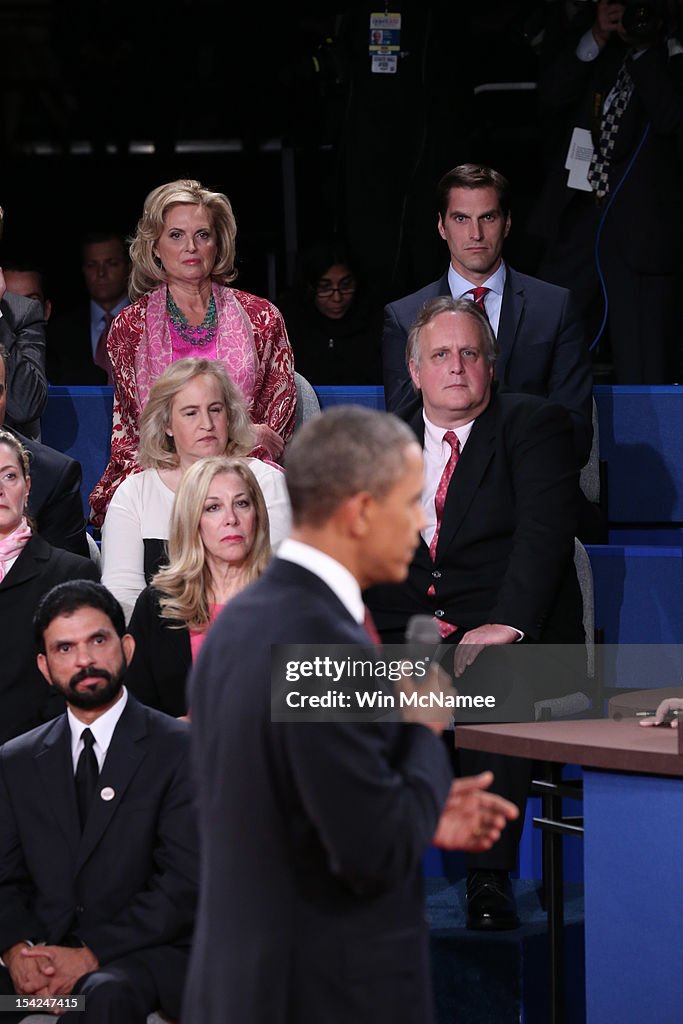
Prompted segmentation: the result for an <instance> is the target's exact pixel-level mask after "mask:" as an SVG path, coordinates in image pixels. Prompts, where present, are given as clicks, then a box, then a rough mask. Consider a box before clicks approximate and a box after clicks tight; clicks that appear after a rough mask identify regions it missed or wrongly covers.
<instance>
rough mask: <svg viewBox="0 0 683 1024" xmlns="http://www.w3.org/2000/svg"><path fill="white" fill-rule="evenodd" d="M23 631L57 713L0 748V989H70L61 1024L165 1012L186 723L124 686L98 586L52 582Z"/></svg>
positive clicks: (185, 919) (189, 863)
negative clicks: (71, 1004) (62, 706)
mask: <svg viewBox="0 0 683 1024" xmlns="http://www.w3.org/2000/svg"><path fill="white" fill-rule="evenodd" d="M35 633H36V644H37V647H38V650H39V652H40V653H39V655H38V666H39V668H40V670H41V672H42V673H43V675H44V676H45V678H46V680H47V681H48V682H49V683H50V684H51V685H52V686H53V687H55V688H56V689H57V690H58V691H60V692H61V693H62V695H63V696H64V697H65V699H66V701H67V711H66V713H65V714H63V715H61V716H60V717H59V718H56V719H54V720H53V721H51V722H48V723H47V724H45V725H42V726H39V727H38V728H37V729H33V730H32V731H30V732H28V733H24V735H22V736H19V737H17V738H16V739H13V740H9V741H8V742H7V743H5V744H4V745H3V746H2V747H1V748H0V951H2V960H3V967H2V969H0V992H2V993H4V994H12V993H16V994H18V995H24V996H26V997H29V998H30V997H35V998H38V999H41V998H42V999H51V998H56V999H59V997H64V996H69V995H84V996H85V1012H84V1013H82V1012H78V1011H75V1010H68V1009H67V1012H65V1013H64V1014H63V1015H61V1016H60V1020H61V1021H63V1022H64V1024H67V1022H69V1024H76V1022H78V1024H122V1022H123V1021H125V1022H126V1024H145V1022H146V1020H147V1016H148V1014H149V1013H151V1012H152V1011H153V1010H155V1009H157V1008H161V1009H162V1010H164V1011H165V1012H166V1013H168V1014H170V1015H172V1016H173V1017H177V1016H178V1013H179V1011H180V1000H181V995H182V989H183V983H184V979H185V970H186V966H187V959H188V953H189V946H190V939H191V933H192V926H193V923H194V913H195V902H196V886H197V864H198V852H197V847H196V841H195V840H196V828H195V816H194V795H193V789H192V786H191V784H190V773H189V763H188V755H189V730H188V728H187V725H186V724H185V723H183V722H179V721H177V720H176V719H173V718H169V717H168V716H167V715H164V714H162V713H161V712H157V711H154V710H153V709H152V708H146V707H143V705H141V704H139V703H138V702H137V701H136V700H135V699H134V698H133V697H132V696H130V695H129V694H128V692H127V691H126V689H125V687H124V686H123V679H124V676H125V669H126V666H127V664H128V662H129V661H130V659H131V657H132V654H133V650H134V647H135V642H134V640H133V638H132V637H131V636H130V635H129V634H126V632H125V622H124V617H123V612H122V611H121V607H120V605H119V604H118V602H117V601H116V600H115V598H114V597H113V596H112V595H111V594H110V593H109V591H108V590H107V589H106V587H103V586H102V585H101V584H99V583H93V582H90V581H85V580H77V581H69V582H67V583H62V584H59V585H58V586H57V587H54V588H53V589H52V590H51V591H49V592H48V593H47V594H46V595H45V597H44V598H43V600H42V602H41V603H40V605H39V607H38V611H37V612H36V617H35ZM43 1005H44V1004H43ZM62 1005H67V1006H68V1003H67V1004H62ZM18 1019H23V1017H22V1013H19V1014H18V1015H14V1016H11V1017H10V1016H8V1024H9V1022H10V1021H16V1020H18Z"/></svg>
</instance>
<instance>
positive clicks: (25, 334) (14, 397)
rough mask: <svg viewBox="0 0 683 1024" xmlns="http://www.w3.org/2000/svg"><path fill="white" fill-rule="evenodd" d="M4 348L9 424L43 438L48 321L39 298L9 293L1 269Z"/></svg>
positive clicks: (0, 320)
mask: <svg viewBox="0 0 683 1024" xmlns="http://www.w3.org/2000/svg"><path fill="white" fill-rule="evenodd" d="M0 345H3V346H4V348H5V351H6V353H7V380H8V383H9V390H10V393H11V398H10V399H9V401H8V403H7V420H8V422H9V424H10V425H11V426H13V427H15V428H16V429H17V430H21V432H22V433H23V434H25V435H26V436H27V437H31V438H39V437H40V417H41V416H42V414H43V410H44V408H45V403H46V402H47V377H46V375H45V320H44V319H43V309H42V307H41V305H40V303H38V302H36V301H35V299H25V298H24V297H23V295H14V294H12V293H11V292H8V291H7V290H6V285H5V278H4V275H3V272H2V269H1V268H0Z"/></svg>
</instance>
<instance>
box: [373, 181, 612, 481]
mask: <svg viewBox="0 0 683 1024" xmlns="http://www.w3.org/2000/svg"><path fill="white" fill-rule="evenodd" d="M437 204H438V210H439V216H438V230H439V234H440V235H441V237H442V238H443V240H444V241H445V242H446V244H447V245H448V249H449V252H450V257H451V259H450V265H449V267H448V270H447V271H446V273H445V274H444V275H443V277H441V278H440V279H439V280H438V281H433V282H432V283H431V284H428V285H427V286H426V287H425V288H422V289H420V291H417V292H414V293H413V294H412V295H407V296H405V297H404V298H401V299H398V300H397V301H395V302H391V303H389V304H388V305H387V306H386V308H385V317H384V332H383V336H382V362H383V372H384V395H385V401H386V407H387V409H389V410H390V411H392V412H400V413H403V412H404V411H405V410H406V408H412V409H414V408H415V407H416V406H415V401H414V397H415V396H414V392H413V388H412V384H411V380H410V374H409V373H408V369H407V367H406V363H405V349H406V341H407V338H408V332H409V330H410V326H411V324H412V323H413V321H414V320H415V317H416V316H417V314H418V313H419V311H420V309H421V307H422V306H423V305H424V303H425V302H426V301H427V300H428V299H431V298H434V297H435V296H437V295H450V296H452V297H453V298H454V299H459V298H466V299H469V300H471V301H474V302H476V303H477V304H478V305H479V306H481V308H483V309H484V311H485V312H486V315H487V316H488V318H489V321H490V323H491V327H492V328H493V331H494V334H495V335H496V336H497V341H498V351H497V355H496V360H495V366H496V379H497V380H498V381H499V383H500V384H501V385H504V386H505V387H506V388H507V389H509V390H511V391H520V392H524V393H527V394H535V395H543V396H544V397H547V398H551V399H552V400H553V401H554V402H557V403H558V405H562V406H564V407H565V408H566V409H567V410H568V411H569V414H570V416H571V418H572V424H573V427H574V440H575V451H576V459H577V465H578V468H581V466H583V465H584V463H585V462H586V460H587V458H588V455H589V452H590V446H591V440H592V421H591V413H592V403H591V398H592V384H593V379H592V372H591V363H590V357H589V354H588V348H587V345H586V342H585V338H584V329H583V324H582V322H581V320H580V318H579V315H578V312H577V310H576V308H575V307H574V304H573V302H572V299H571V296H570V293H569V291H568V290H567V289H566V288H559V287H557V286H555V285H550V284H547V283H546V282H545V281H539V280H538V279H537V278H534V277H529V276H527V275H526V274H520V273H518V272H517V271H516V270H513V269H512V268H511V267H509V266H507V264H506V263H505V261H504V260H503V243H504V241H505V239H506V238H507V236H508V234H509V232H510V227H511V217H510V186H509V184H508V182H507V180H506V179H505V178H504V177H503V175H502V174H499V173H498V172H497V171H494V170H492V169H491V168H490V167H480V166H477V165H476V164H461V165H460V166H458V167H454V168H453V169H452V170H450V171H448V173H447V174H445V175H444V176H443V177H442V178H441V181H440V182H439V184H438V186H437Z"/></svg>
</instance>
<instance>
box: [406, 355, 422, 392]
mask: <svg viewBox="0 0 683 1024" xmlns="http://www.w3.org/2000/svg"><path fill="white" fill-rule="evenodd" d="M408 369H409V370H410V376H411V378H412V381H413V386H414V387H415V390H416V391H419V390H420V367H419V366H418V365H417V363H416V362H415V360H414V359H411V360H410V362H409V363H408Z"/></svg>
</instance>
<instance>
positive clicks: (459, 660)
mask: <svg viewBox="0 0 683 1024" xmlns="http://www.w3.org/2000/svg"><path fill="white" fill-rule="evenodd" d="M495 349H496V343H495V338H494V335H493V331H492V328H491V325H490V323H489V321H488V318H487V317H486V315H485V313H483V312H482V311H481V310H480V309H479V308H478V307H477V305H476V304H475V303H473V302H471V301H470V300H468V299H459V300H455V299H452V298H450V296H441V297H437V298H434V299H431V300H429V301H428V302H427V304H426V305H425V307H424V308H423V310H422V312H421V313H420V314H419V315H418V317H417V320H416V321H415V324H414V326H413V328H412V330H411V332H410V336H409V342H408V352H409V366H410V372H411V376H412V379H413V382H414V384H415V387H416V388H418V389H419V390H420V391H421V395H422V402H423V407H422V408H421V409H420V410H419V411H418V412H417V413H415V414H413V416H412V418H411V420H410V423H411V426H412V427H413V429H414V431H415V434H416V436H417V437H418V439H419V441H420V443H421V444H422V446H423V449H424V456H425V487H424V491H423V495H422V504H423V508H424V512H425V526H424V527H423V529H422V531H421V541H420V544H419V546H418V548H417V550H416V553H415V556H414V558H413V560H412V563H411V565H410V570H409V573H408V576H407V579H406V580H405V581H404V582H402V583H399V584H398V585H385V586H381V587H375V588H372V589H371V590H370V591H368V592H367V593H366V595H365V596H366V601H367V603H368V605H369V607H370V609H371V611H372V613H373V616H374V619H375V622H376V624H377V628H378V630H379V632H380V635H381V637H382V639H383V641H384V642H391V643H400V642H402V640H403V637H404V635H405V630H406V626H407V624H408V621H409V619H410V617H411V616H413V615H416V614H425V615H431V616H434V617H435V618H436V620H437V621H438V623H439V630H440V632H441V635H442V637H443V638H444V640H448V642H449V643H454V644H457V647H455V653H454V666H453V670H454V673H455V675H456V677H460V676H461V675H462V674H463V673H464V674H465V676H466V675H467V672H466V670H467V669H468V668H469V666H470V665H471V664H472V663H473V662H474V661H475V659H476V658H477V656H478V655H479V654H480V652H481V651H482V649H483V648H486V647H489V646H498V645H501V644H512V643H516V642H518V641H520V640H524V641H525V642H534V641H541V642H544V643H546V644H548V643H552V644H568V645H571V644H575V645H579V646H578V647H577V648H576V651H577V656H578V657H579V661H578V667H579V670H580V669H581V667H582V662H583V665H585V648H584V647H583V643H584V635H583V627H582V606H581V595H580V591H579V587H578V582H577V579H576V573H575V570H574V565H573V553H574V536H575V532H576V523H577V512H578V500H579V498H578V495H579V487H578V470H577V468H576V462H575V458H574V452H573V444H572V429H571V422H570V419H569V416H568V415H567V412H566V411H565V410H564V409H563V408H562V407H561V406H559V405H555V404H554V403H550V402H548V401H547V400H544V399H541V398H539V397H537V396H531V395H520V394H513V393H505V392H502V391H501V392H498V391H497V390H496V389H495V387H494V386H493V373H494V363H495V359H496V351H495ZM446 469H447V470H448V472H449V473H450V472H452V476H450V478H449V477H448V475H447V476H446V477H444V476H443V474H444V471H445V470H446ZM439 495H440V501H441V504H442V510H441V513H439V509H438V508H437V498H438V497H439ZM563 669H564V672H565V673H566V674H565V675H563V676H562V679H565V678H566V689H565V691H564V692H571V691H572V690H575V689H576V688H577V687H576V675H575V674H574V664H573V663H572V662H571V661H570V663H569V664H567V665H564V666H558V667H557V668H556V669H555V668H554V669H553V675H552V676H551V677H550V678H551V679H553V682H554V684H555V687H556V689H555V692H556V694H557V695H559V693H561V692H562V689H561V680H560V679H558V676H559V675H560V673H561V672H562V670H563ZM583 671H584V674H585V667H584V668H583ZM456 685H457V684H456ZM543 695H544V694H542V693H539V694H537V695H534V694H533V693H529V695H528V702H527V703H528V706H527V707H526V709H525V710H526V711H527V712H528V713H531V711H532V707H533V701H534V696H535V697H536V699H538V697H540V696H543ZM456 739H457V727H456ZM459 757H460V764H461V769H462V770H465V771H467V772H469V771H472V770H480V769H481V767H482V766H484V767H488V766H491V767H494V762H493V760H492V758H491V755H482V754H478V753H474V752H469V751H460V752H459ZM494 771H495V776H496V779H495V783H494V788H495V790H496V791H497V792H499V793H504V794H505V796H507V797H508V798H509V799H511V800H513V801H514V802H515V803H516V804H517V805H518V806H520V807H524V804H525V801H526V795H527V792H528V787H529V781H530V779H529V762H525V761H516V760H512V759H509V758H502V759H500V760H498V761H497V763H496V766H495V768H494ZM522 824H523V821H522V817H521V816H520V819H519V821H518V822H517V823H516V824H515V825H514V826H512V827H511V828H509V829H506V830H505V833H504V834H503V837H502V838H501V840H500V842H498V843H496V845H495V846H494V847H493V848H492V849H491V850H490V852H486V853H482V854H477V855H475V856H473V857H471V858H469V862H468V867H469V874H468V887H467V896H468V925H469V927H471V928H481V929H497V928H511V927H516V926H517V925H518V923H519V920H518V917H517V912H516V908H515V905H514V898H513V894H512V889H511V885H510V881H509V872H510V871H511V870H513V869H514V868H515V866H516V861H517V849H518V843H519V838H520V834H521V828H522Z"/></svg>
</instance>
